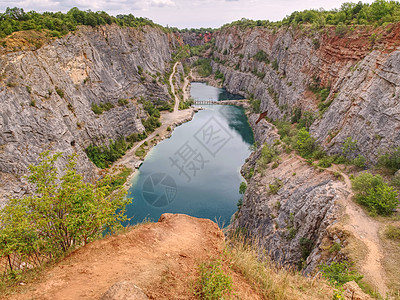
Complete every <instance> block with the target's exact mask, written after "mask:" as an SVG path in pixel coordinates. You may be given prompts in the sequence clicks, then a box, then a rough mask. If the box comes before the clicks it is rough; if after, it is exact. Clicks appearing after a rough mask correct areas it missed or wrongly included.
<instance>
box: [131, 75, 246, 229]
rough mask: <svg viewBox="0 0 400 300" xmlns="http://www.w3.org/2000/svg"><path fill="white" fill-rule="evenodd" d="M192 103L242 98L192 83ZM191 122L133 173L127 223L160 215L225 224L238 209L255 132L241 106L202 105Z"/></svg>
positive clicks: (178, 130) (177, 130)
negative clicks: (165, 214)
mask: <svg viewBox="0 0 400 300" xmlns="http://www.w3.org/2000/svg"><path fill="white" fill-rule="evenodd" d="M191 96H192V97H193V98H194V99H196V100H213V101H219V100H234V99H241V97H240V96H237V95H232V94H229V93H227V92H226V91H225V90H224V89H218V88H214V87H211V86H208V85H206V84H204V83H197V82H194V83H192V87H191ZM204 107H205V108H206V109H205V110H201V111H199V112H198V113H196V114H195V116H194V118H193V120H192V121H190V122H188V123H185V124H183V125H181V126H179V127H177V128H176V129H175V130H174V132H173V134H172V136H171V137H170V138H169V139H166V140H164V141H162V142H161V143H159V144H158V145H157V146H155V147H154V148H153V149H152V150H151V151H150V152H149V154H148V155H147V157H146V159H145V161H144V162H143V164H142V166H141V167H140V169H139V170H138V172H136V174H135V176H134V178H133V181H132V186H131V188H130V189H129V196H130V197H132V198H133V203H132V204H131V205H129V206H128V207H127V215H128V217H132V219H131V221H130V222H129V223H130V224H135V223H138V222H142V221H143V220H144V219H150V220H152V221H157V220H158V218H159V217H160V216H161V214H163V213H167V212H168V213H183V214H188V215H191V216H194V217H200V218H208V219H211V220H214V221H215V220H217V221H218V222H219V223H220V225H222V224H225V225H227V224H228V223H229V221H230V218H231V216H232V215H233V213H234V212H235V211H236V210H237V206H236V204H237V202H238V200H239V199H240V197H241V195H240V194H239V185H240V183H241V182H242V181H244V179H243V177H242V176H241V175H240V168H241V166H242V165H243V164H244V162H245V160H246V158H247V157H248V156H249V155H250V153H251V151H250V149H249V147H250V146H251V145H252V144H253V143H254V138H253V133H252V130H251V128H250V125H249V124H248V121H247V118H246V116H245V111H244V109H243V108H241V107H237V106H226V105H209V106H204Z"/></svg>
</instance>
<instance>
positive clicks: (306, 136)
mask: <svg viewBox="0 0 400 300" xmlns="http://www.w3.org/2000/svg"><path fill="white" fill-rule="evenodd" d="M295 147H296V150H297V151H298V152H299V154H300V156H302V157H304V158H310V157H312V155H313V152H314V149H315V141H314V139H313V138H312V137H311V135H310V133H309V132H308V131H307V130H306V129H305V128H301V129H300V130H299V131H298V132H297V140H296V146H295Z"/></svg>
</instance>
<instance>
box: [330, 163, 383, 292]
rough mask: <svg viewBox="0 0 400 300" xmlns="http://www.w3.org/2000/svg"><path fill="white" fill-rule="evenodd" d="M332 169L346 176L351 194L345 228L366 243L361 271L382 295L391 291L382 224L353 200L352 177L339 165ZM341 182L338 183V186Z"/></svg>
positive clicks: (346, 208)
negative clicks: (382, 243) (385, 260)
mask: <svg viewBox="0 0 400 300" xmlns="http://www.w3.org/2000/svg"><path fill="white" fill-rule="evenodd" d="M330 170H332V171H334V172H340V173H341V175H342V176H343V178H344V182H345V186H346V189H347V191H348V192H349V195H348V196H347V197H346V198H344V199H343V201H344V203H343V205H344V207H345V213H346V215H347V216H348V219H347V220H346V221H345V224H344V229H345V230H347V231H349V232H352V233H353V235H354V236H355V238H357V239H358V240H360V241H361V242H363V243H364V245H365V249H366V252H367V256H366V258H365V260H364V261H363V263H362V266H361V273H362V274H363V275H364V277H365V279H367V280H368V281H369V282H370V283H371V284H373V285H374V286H375V287H376V288H377V290H378V292H379V293H380V294H381V295H382V296H386V293H387V292H388V291H389V290H388V288H387V286H386V283H385V281H386V274H385V271H384V268H383V266H382V260H383V257H384V252H383V248H382V246H381V241H380V239H379V227H380V224H379V223H378V222H377V221H375V220H374V219H372V218H371V217H369V216H368V215H367V214H366V213H365V212H364V210H363V209H362V208H361V207H359V206H358V205H357V204H356V203H354V202H353V200H352V197H353V193H352V189H351V181H350V178H349V177H348V176H347V175H346V174H345V173H344V172H342V171H341V170H340V169H339V167H338V166H333V167H331V168H330ZM339 185H340V183H338V188H340V187H339Z"/></svg>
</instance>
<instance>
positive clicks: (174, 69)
mask: <svg viewBox="0 0 400 300" xmlns="http://www.w3.org/2000/svg"><path fill="white" fill-rule="evenodd" d="M178 64H179V61H177V62H176V63H175V64H174V67H173V68H172V73H171V75H170V76H169V85H170V86H171V91H172V94H174V96H175V105H174V113H176V112H177V111H178V110H179V97H178V96H177V95H176V93H175V85H174V83H173V79H174V76H175V73H176V67H177V66H178Z"/></svg>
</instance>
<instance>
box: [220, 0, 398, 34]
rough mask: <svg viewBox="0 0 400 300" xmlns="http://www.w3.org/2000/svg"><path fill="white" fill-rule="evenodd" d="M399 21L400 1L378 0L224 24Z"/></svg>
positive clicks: (266, 24) (378, 23)
mask: <svg viewBox="0 0 400 300" xmlns="http://www.w3.org/2000/svg"><path fill="white" fill-rule="evenodd" d="M398 21H400V3H399V2H398V1H386V0H375V1H374V2H373V3H371V4H368V3H362V2H361V1H359V2H358V3H351V2H346V3H343V4H342V5H341V7H340V8H339V9H333V10H324V9H319V10H316V9H308V10H304V11H301V12H298V11H295V12H293V13H292V14H291V15H290V16H287V17H286V18H284V19H283V20H282V21H278V22H271V21H266V20H256V21H254V20H249V19H245V18H243V19H241V20H238V21H235V22H232V23H230V24H226V25H224V26H223V27H232V26H239V27H246V28H253V27H280V26H285V25H287V26H290V25H298V24H312V25H315V26H317V27H321V26H325V25H339V26H341V25H385V24H387V23H393V22H398Z"/></svg>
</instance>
